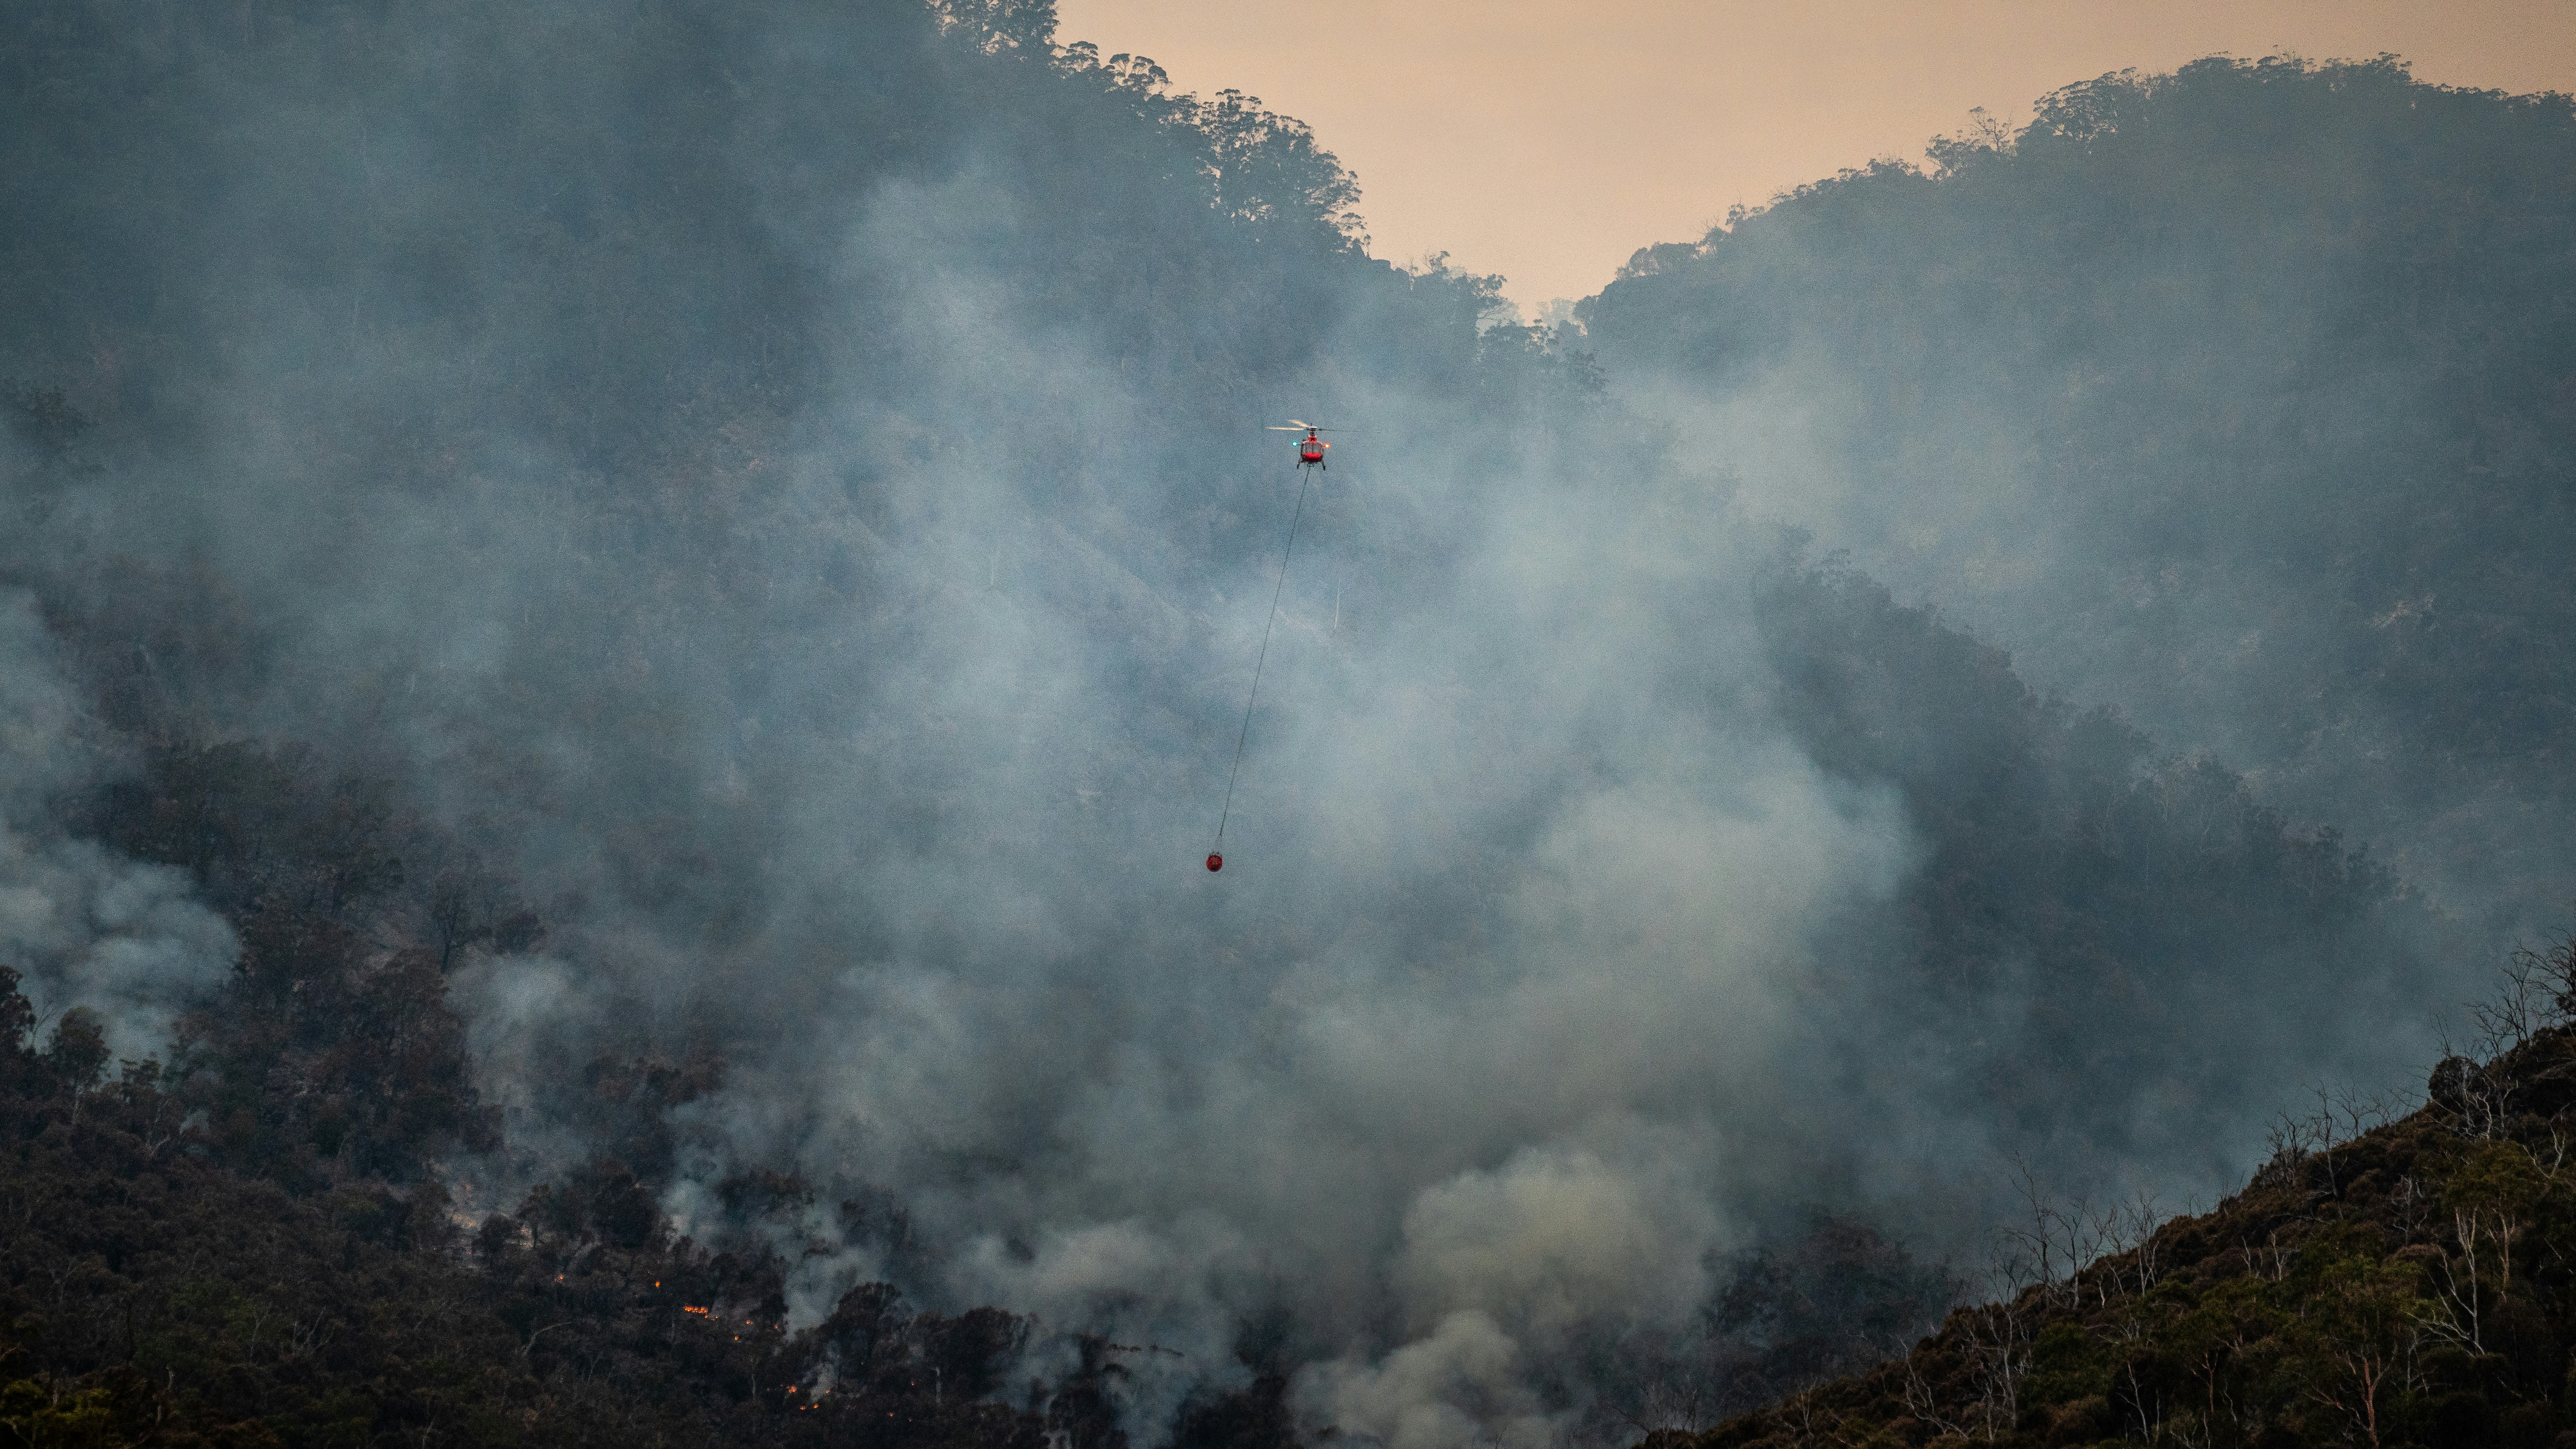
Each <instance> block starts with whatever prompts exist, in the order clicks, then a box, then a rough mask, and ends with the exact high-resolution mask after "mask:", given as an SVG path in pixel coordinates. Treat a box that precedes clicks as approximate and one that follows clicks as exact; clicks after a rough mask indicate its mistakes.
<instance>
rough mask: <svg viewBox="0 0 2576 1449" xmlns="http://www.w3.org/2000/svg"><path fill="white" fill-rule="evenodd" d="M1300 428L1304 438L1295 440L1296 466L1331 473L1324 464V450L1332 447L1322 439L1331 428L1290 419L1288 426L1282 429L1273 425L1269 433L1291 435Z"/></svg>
mask: <svg viewBox="0 0 2576 1449" xmlns="http://www.w3.org/2000/svg"><path fill="white" fill-rule="evenodd" d="M1300 428H1303V429H1305V430H1306V436H1304V437H1302V438H1299V439H1298V440H1297V466H1298V467H1300V468H1322V469H1324V471H1325V472H1327V473H1329V472H1331V471H1333V470H1332V469H1331V468H1330V467H1327V466H1326V465H1325V463H1324V450H1325V449H1326V448H1329V447H1331V446H1333V445H1332V444H1330V443H1327V442H1325V441H1324V439H1323V437H1322V435H1323V434H1325V433H1329V432H1331V431H1333V430H1332V429H1331V428H1320V427H1317V426H1316V425H1314V424H1313V423H1301V422H1299V421H1297V420H1296V419H1295V418H1290V419H1289V420H1288V426H1286V427H1284V428H1283V427H1280V426H1278V425H1277V424H1275V423H1274V424H1272V425H1271V428H1270V431H1272V432H1274V433H1293V432H1296V431H1297V430H1298V429H1300Z"/></svg>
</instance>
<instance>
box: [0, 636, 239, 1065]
mask: <svg viewBox="0 0 2576 1449" xmlns="http://www.w3.org/2000/svg"><path fill="white" fill-rule="evenodd" d="M52 643H53V641H52V640H51V639H50V638H48V637H47V635H46V633H45V629H44V624H43V621H42V620H41V619H40V618H38V616H37V613H36V608H35V603H34V600H33V599H31V598H30V597H29V596H28V594H27V593H26V592H25V591H24V590H19V589H11V590H0V965H6V966H9V967H11V968H13V969H15V970H17V971H19V972H21V973H23V974H24V976H25V978H26V979H25V981H24V982H23V983H22V984H21V987H20V989H21V990H23V991H24V992H25V993H26V994H27V1000H28V1002H29V1004H31V1005H32V1006H33V1007H34V1008H35V1010H36V1016H37V1021H38V1023H39V1026H40V1028H41V1026H42V1024H43V1023H46V1022H48V1021H52V1020H56V1019H59V1018H60V1017H61V1015H62V1014H63V1013H64V1012H66V1011H69V1010H72V1009H73V1008H75V1007H86V1008H88V1009H90V1010H92V1011H94V1012H97V1013H98V1015H99V1017H100V1019H101V1024H102V1025H103V1026H104V1027H105V1029H106V1033H107V1045H108V1049H109V1050H110V1051H111V1052H113V1053H115V1054H116V1055H117V1056H119V1057H123V1058H126V1059H129V1060H141V1059H143V1058H145V1057H149V1056H154V1055H157V1054H159V1053H160V1052H161V1051H162V1050H163V1049H164V1048H165V1046H166V1045H167V1044H168V1042H169V1038H170V1028H171V1026H172V1024H173V1023H174V1022H175V1021H176V1020H177V1019H178V1016H179V1013H180V1012H181V1011H183V1010H185V1009H186V1008H187V1007H188V1006H189V1005H190V1004H192V1003H194V1002H196V1001H198V1000H201V999H203V998H204V997H205V996H206V995H207V994H208V993H210V992H211V991H213V989H214V988H215V987H217V986H219V985H221V984H222V982H223V980H224V977H225V974H226V973H227V972H228V971H229V970H230V969H231V967H232V963H233V960H234V958H235V956H236V955H237V954H238V952H237V948H236V946H235V944H234V941H233V935H232V930H231V928H230V927H228V926H226V925H225V924H224V922H223V920H222V918H221V917H219V916H217V915H215V914H214V913H213V912H212V911H209V910H207V909H206V908H205V907H204V906H202V905H200V904H198V903H197V901H196V900H195V899H194V896H193V894H192V886H191V884H190V882H189V880H188V875H187V872H185V871H181V870H175V869H172V868H170V867H168V866H157V865H145V864H142V863H139V862H137V861H133V860H129V859H126V858H125V857H123V856H121V855H119V854H117V853H116V852H114V851H112V850H108V849H106V848H105V847H103V846H100V845H99V844H97V843H96V842H94V841H88V840H80V839H74V838H70V837H67V836H65V835H63V834H61V833H60V832H59V831H58V830H56V829H54V828H53V822H54V821H55V820H56V818H58V817H57V810H58V809H59V807H60V806H61V805H62V804H64V803H65V797H66V796H67V795H68V794H69V793H70V792H72V791H74V790H77V789H79V788H81V787H82V786H84V785H88V784H91V783H94V782H95V781H96V779H97V777H98V773H99V771H100V770H101V769H102V768H103V765H104V762H103V761H101V760H100V759H99V758H98V757H97V755H96V753H95V752H94V751H93V750H92V749H90V748H89V747H87V745H86V744H85V742H84V741H83V739H82V737H81V724H82V718H83V713H84V711H83V709H82V706H81V704H80V701H79V697H78V696H77V694H76V693H75V692H74V691H73V690H72V689H71V687H70V685H69V684H68V683H67V682H66V681H65V680H64V678H63V677H62V674H61V672H60V670H59V669H58V668H57V667H56V666H55V662H54V659H53V655H52Z"/></svg>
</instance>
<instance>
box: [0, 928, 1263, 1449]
mask: <svg viewBox="0 0 2576 1449" xmlns="http://www.w3.org/2000/svg"><path fill="white" fill-rule="evenodd" d="M14 984H15V976H14V974H11V973H7V972H5V970H0V1025H6V1024H8V1023H15V1024H16V1025H15V1028H14V1030H13V1031H12V1032H11V1033H10V1037H9V1040H8V1041H7V1042H5V1043H0V1211H5V1212H6V1214H7V1216H8V1220H9V1222H10V1230H9V1232H8V1233H6V1234H5V1235H0V1365H5V1369H0V1381H4V1382H0V1423H7V1424H9V1425H10V1426H11V1427H12V1428H14V1429H15V1431H16V1432H17V1433H18V1434H19V1435H20V1436H21V1442H28V1443H33V1444H40V1445H96V1446H100V1449H112V1446H123V1445H170V1446H181V1445H205V1444H216V1445H232V1446H243V1449H248V1446H257V1445H294V1446H301V1445H316V1446H319V1445H326V1444H335V1443H338V1444H345V1443H349V1442H353V1441H354V1442H380V1441H383V1442H391V1441H399V1442H406V1443H428V1444H465V1443H474V1444H558V1443H560V1444H584V1445H594V1444H595V1445H601V1446H609V1445H631V1444H637V1443H648V1442H664V1443H672V1444H702V1445H721V1444H741V1445H815V1446H824V1445H836V1446H839V1445H871V1446H883V1449H898V1446H906V1449H908V1446H930V1445H964V1444H976V1445H988V1446H1023V1449H1035V1446H1037V1445H1039V1444H1040V1443H1042V1442H1043V1441H1044V1438H1045V1434H1046V1432H1047V1430H1048V1429H1049V1427H1050V1426H1053V1427H1056V1428H1059V1429H1061V1430H1062V1431H1064V1432H1066V1433H1068V1434H1071V1435H1072V1436H1073V1438H1074V1440H1075V1441H1076V1442H1081V1443H1086V1444H1092V1445H1095V1446H1110V1445H1115V1444H1117V1443H1120V1442H1123V1441H1122V1439H1121V1437H1120V1435H1119V1433H1118V1431H1117V1429H1116V1426H1115V1422H1114V1418H1113V1417H1112V1415H1113V1414H1114V1410H1115V1405H1116V1401H1115V1394H1114V1385H1115V1382H1116V1380H1117V1378H1118V1376H1119V1373H1120V1370H1119V1369H1118V1368H1117V1365H1116V1362H1115V1357H1114V1354H1113V1353H1112V1352H1111V1350H1110V1348H1109V1346H1107V1345H1102V1344H1093V1345H1091V1346H1089V1347H1087V1348H1086V1349H1085V1351H1084V1354H1083V1358H1082V1367H1081V1369H1080V1370H1079V1371H1077V1373H1076V1374H1075V1375H1074V1376H1073V1377H1072V1378H1071V1379H1069V1380H1067V1382H1066V1383H1065V1384H1064V1385H1063V1386H1061V1387H1060V1388H1058V1389H1057V1390H1056V1391H1055V1392H1054V1393H1053V1395H1052V1397H1051V1398H1049V1399H1048V1400H1047V1402H1048V1404H1049V1405H1050V1406H1051V1407H1048V1408H1047V1409H1046V1410H1045V1411H1044V1412H1043V1413H1040V1412H1038V1411H1035V1410H1031V1411H1021V1410H1014V1409H1011V1408H1009V1407H1007V1406H1005V1405H1003V1404H1001V1403H999V1402H996V1401H995V1399H996V1396H1000V1395H1003V1394H1005V1393H1006V1392H1007V1391H1009V1390H1011V1389H1012V1388H1013V1387H1014V1386H1013V1385H1012V1384H1010V1383H1008V1382H1006V1375H1007V1373H1008V1372H1009V1370H1010V1369H1011V1368H1012V1366H1013V1365H1014V1364H1015V1362H1016V1361H1017V1360H1018V1358H1019V1356H1020V1354H1021V1351H1022V1350H1023V1349H1024V1348H1025V1347H1026V1346H1027V1343H1028V1336H1029V1331H1030V1325H1029V1323H1028V1321H1027V1320H1025V1319H1021V1318H1017V1317H1014V1316H1012V1315H1010V1314H1006V1313H1001V1312H998V1311H996V1310H993V1309H989V1308H983V1309H975V1310H972V1311H969V1312H967V1313H964V1314H960V1315H958V1316H956V1317H953V1318H952V1317H944V1316H942V1315H939V1314H935V1313H922V1312H916V1311H914V1310H913V1309H911V1308H910V1307H908V1306H907V1305H905V1304H904V1302H903V1300H902V1298H901V1296H900V1295H899V1294H897V1293H896V1292H895V1291H894V1290H893V1289H892V1288H891V1287H889V1286H887V1285H884V1284H871V1285H863V1286H861V1287H859V1288H856V1289H853V1290H852V1291H851V1292H850V1293H849V1294H848V1295H847V1296H846V1297H845V1298H844V1299H843V1300H842V1303H841V1306H840V1308H839V1309H838V1310H837V1311H836V1312H835V1313H833V1315H832V1316H831V1317H829V1318H828V1319H826V1320H825V1321H824V1322H823V1323H821V1324H819V1325H817V1326H815V1327H813V1328H811V1329H807V1330H804V1331H802V1332H797V1333H789V1332H788V1331H787V1330H786V1329H785V1327H784V1323H783V1320H784V1318H785V1313H786V1305H785V1301H784V1299H783V1297H782V1296H781V1280H780V1272H781V1269H782V1266H783V1265H782V1264H781V1263H780V1262H779V1261H778V1259H777V1258H776V1257H775V1256H774V1255H772V1254H770V1253H769V1252H768V1251H767V1250H766V1249H760V1248H752V1249H747V1250H739V1251H730V1252H725V1251H710V1250H709V1249H707V1248H704V1247H700V1246H697V1245H695V1244H692V1243H690V1242H688V1241H686V1240H674V1239H673V1238H672V1236H671V1234H670V1232H669V1229H668V1227H667V1225H665V1224H664V1223H663V1222H662V1220H661V1218H660V1215H659V1213H658V1212H657V1211H656V1210H655V1208H654V1205H653V1203H652V1201H651V1199H650V1198H649V1197H647V1196H645V1195H643V1194H642V1193H640V1192H639V1191H638V1190H637V1188H636V1182H635V1178H634V1176H633V1174H631V1173H629V1172H627V1171H625V1170H624V1169H623V1168H620V1167H618V1166H616V1165H615V1164H613V1163H603V1164H599V1165H597V1166H595V1167H594V1168H592V1169H590V1170H588V1171H585V1172H583V1173H579V1174H576V1175H575V1176H574V1177H573V1178H572V1179H571V1180H569V1181H568V1182H566V1183H563V1184H559V1185H555V1186H550V1187H541V1188H539V1189H537V1190H536V1191H535V1192H534V1193H532V1194H531V1195H530V1196H529V1198H528V1200H527V1202H526V1203H525V1204H524V1205H523V1206H522V1207H521V1208H520V1210H519V1212H518V1213H517V1214H516V1215H514V1216H503V1215H496V1216H494V1217H492V1218H490V1219H488V1220H487V1221H486V1222H485V1223H484V1224H483V1225H482V1226H481V1229H480V1231H479V1233H478V1234H477V1235H476V1242H475V1244H474V1245H473V1246H472V1248H471V1249H470V1250H466V1251H463V1252H462V1253H460V1249H461V1248H462V1247H463V1245H460V1244H458V1243H456V1241H455V1240H456V1237H457V1230H456V1226H455V1224H454V1223H453V1222H452V1220H451V1218H450V1216H449V1214H450V1207H449V1200H448V1196H447V1193H446V1192H445V1190H444V1189H443V1188H442V1187H440V1186H439V1185H438V1184H436V1183H434V1182H424V1183H421V1184H419V1185H418V1186H415V1187H413V1188H411V1189H410V1190H409V1191H407V1192H398V1191H395V1190H391V1189H388V1188H386V1187H385V1186H383V1185H382V1184H380V1183H379V1184H367V1183H350V1184H347V1185H344V1186H341V1187H339V1188H336V1189H332V1190H328V1191H317V1192H313V1193H309V1194H306V1195H302V1196H297V1195H293V1194H290V1193H289V1192H287V1191H285V1190H284V1189H282V1188H281V1187H280V1186H279V1185H277V1184H276V1183H274V1182H270V1181H265V1180H262V1179H261V1178H259V1177H257V1176H252V1175H246V1174H245V1173H242V1172H239V1171H236V1170H234V1169H233V1168H231V1167H228V1166H226V1165H224V1160H225V1158H226V1157H227V1156H228V1155H230V1154H229V1153H228V1152H227V1151H226V1150H224V1149H223V1147H222V1145H221V1144H220V1143H219V1142H218V1141H217V1140H216V1137H215V1135H214V1134H213V1133H210V1132H209V1131H208V1130H206V1128H205V1127H203V1126H202V1125H200V1123H199V1121H198V1119H196V1118H194V1117H193V1116H191V1114H190V1112H189V1110H188V1105H187V1103H186V1102H185V1101H183V1100H182V1099H180V1098H179V1097H176V1096H173V1095H172V1094H171V1093H170V1092H168V1091H166V1090H164V1088H163V1086H162V1084H161V1083H160V1081H159V1080H158V1074H157V1073H156V1072H155V1071H154V1070H153V1069H151V1068H150V1067H149V1066H146V1067H143V1068H136V1069H130V1070H128V1071H127V1072H126V1073H125V1074H124V1076H122V1077H121V1078H120V1079H118V1080H116V1081H112V1082H107V1083H104V1084H97V1085H92V1084H91V1083H92V1078H93V1076H94V1072H93V1071H92V1070H91V1068H89V1067H85V1066H82V1065H80V1064H79V1063H77V1062H72V1061H69V1060H68V1058H69V1057H70V1056H74V1055H77V1053H73V1052H71V1051H70V1050H69V1049H68V1048H66V1047H65V1046H63V1045H61V1042H62V1041H63V1040H64V1037H63V1036H62V1034H59V1033H58V1035H57V1045H56V1046H55V1047H54V1048H52V1049H50V1050H48V1051H45V1052H41V1053H40V1052H38V1051H36V1050H34V1049H33V1047H32V1045H31V1044H30V1043H28V1042H27V1040H26V1039H25V1038H26V1024H27V1019H28V1013H27V1007H26V1001H25V998H24V997H22V996H20V995H18V994H17V993H16V991H15V990H14ZM71 1036H73V1037H77V1036H78V1032H77V1031H75V1032H73V1033H71ZM1274 1382H1275V1381H1274ZM1277 1398H1278V1395H1277V1391H1276V1389H1275V1387H1274V1388H1273V1389H1272V1390H1271V1391H1270V1395H1269V1398H1268V1399H1267V1400H1266V1401H1264V1400H1260V1399H1259V1398H1258V1396H1257V1395H1256V1396H1255V1410H1256V1417H1257V1410H1258V1405H1259V1404H1260V1403H1263V1402H1266V1403H1267V1404H1268V1405H1269V1406H1270V1409H1271V1410H1272V1411H1275V1410H1276V1407H1277ZM1239 1412H1240V1411H1239ZM84 1436H86V1437H84ZM1211 1442H1217V1443H1225V1444H1236V1443H1241V1444H1245V1445H1254V1444H1259V1445H1265V1446H1267V1445H1275V1444H1277V1443H1283V1442H1287V1441H1285V1440H1280V1439H1275V1438H1274V1439H1269V1440H1262V1439H1258V1438H1251V1439H1243V1438H1236V1439H1224V1440H1217V1441H1211Z"/></svg>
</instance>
